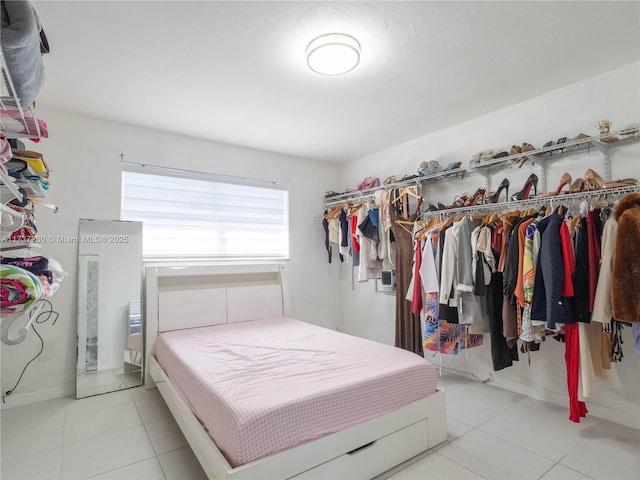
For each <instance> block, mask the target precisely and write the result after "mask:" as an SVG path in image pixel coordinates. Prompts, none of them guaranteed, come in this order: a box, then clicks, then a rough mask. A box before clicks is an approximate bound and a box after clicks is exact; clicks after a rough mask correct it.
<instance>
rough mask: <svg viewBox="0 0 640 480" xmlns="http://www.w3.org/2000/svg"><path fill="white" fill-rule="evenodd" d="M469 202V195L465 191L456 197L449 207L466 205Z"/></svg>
mask: <svg viewBox="0 0 640 480" xmlns="http://www.w3.org/2000/svg"><path fill="white" fill-rule="evenodd" d="M468 202H469V195H467V194H466V193H465V194H462V195H460V196H459V197H456V198H454V199H453V203H452V204H451V205H448V206H447V209H451V208H462V207H466V206H467V205H468Z"/></svg>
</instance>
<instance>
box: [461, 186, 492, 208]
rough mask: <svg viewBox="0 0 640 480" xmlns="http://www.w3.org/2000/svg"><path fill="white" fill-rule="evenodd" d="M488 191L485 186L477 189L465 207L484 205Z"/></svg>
mask: <svg viewBox="0 0 640 480" xmlns="http://www.w3.org/2000/svg"><path fill="white" fill-rule="evenodd" d="M486 192H487V190H486V189H485V188H482V187H480V188H479V189H477V190H476V191H475V192H474V193H473V195H471V197H470V198H469V199H468V200H467V202H466V204H465V207H471V206H473V205H483V204H484V196H485V193H486Z"/></svg>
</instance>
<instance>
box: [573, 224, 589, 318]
mask: <svg viewBox="0 0 640 480" xmlns="http://www.w3.org/2000/svg"><path fill="white" fill-rule="evenodd" d="M575 261H576V268H575V277H574V279H573V290H574V292H575V294H574V297H573V301H574V315H575V317H576V319H577V320H578V321H579V322H583V323H591V312H589V239H588V234H587V219H586V218H583V219H581V220H580V224H579V226H578V230H577V232H576V251H575Z"/></svg>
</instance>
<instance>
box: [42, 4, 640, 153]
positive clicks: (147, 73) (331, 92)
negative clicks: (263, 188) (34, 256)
mask: <svg viewBox="0 0 640 480" xmlns="http://www.w3.org/2000/svg"><path fill="white" fill-rule="evenodd" d="M33 4H34V6H35V7H36V10H37V11H38V13H39V15H40V18H41V20H42V22H43V25H44V28H45V32H46V33H47V36H48V39H49V43H50V45H51V53H50V54H49V55H47V56H45V68H46V82H45V87H44V88H43V90H42V92H41V95H40V97H39V98H38V103H39V105H41V106H46V107H50V108H55V109H59V110H63V111H68V112H74V113H79V114H83V115H89V116H93V117H100V118H106V119H110V120H115V121H119V122H124V123H128V124H134V125H141V126H146V127H151V128H155V129H159V130H165V131H171V132H176V133H180V134H185V135H191V136H195V137H202V138H207V139H212V140H217V141H221V142H226V143H231V144H237V145H242V146H247V147H252V148H257V149H262V150H268V151H274V152H280V153H285V154H290V155H294V156H299V157H307V158H314V159H320V160H328V161H335V162H342V161H347V160H351V159H354V158H359V157H362V156H364V155H367V154H369V153H373V152H376V151H379V150H383V149H385V148H388V147H390V146H393V145H396V144H398V143H401V142H404V141H407V140H410V139H413V138H417V137H420V136H422V135H425V134H427V133H429V132H433V131H436V130H439V129H441V128H444V127H446V126H449V125H453V124H457V123H460V122H462V121H465V120H468V119H470V118H475V117H478V116H480V115H483V114H485V113H489V112H492V111H495V110H498V109H500V108H503V107H506V106H508V105H513V104H516V103H518V102H522V101H524V100H527V99H530V98H533V97H535V96H538V95H540V94H543V93H545V92H549V91H551V90H555V89H557V88H560V87H562V86H565V85H569V84H572V83H575V82H577V81H579V80H582V79H585V78H588V77H592V76H594V75H597V74H599V73H602V72H606V71H608V70H612V69H615V68H617V67H621V66H623V65H628V64H630V63H633V62H637V61H638V60H639V59H640V33H639V32H640V8H639V7H640V2H637V1H633V2H611V1H602V2H591V1H588V2H538V1H533V2H519V1H518V2H423V1H421V2H400V1H391V2H380V1H375V2H295V1H293V2H292V1H284V2H264V1H259V2H244V1H227V2H220V1H215V2H214V1H209V2H185V1H158V2H142V1H136V2H133V1H128V2H113V1H82V2H77V1H73V2H48V1H35V2H33ZM336 31H337V32H344V33H349V34H351V35H353V36H355V37H356V38H358V40H359V41H360V43H361V45H362V58H361V62H360V65H359V66H358V67H357V68H356V69H355V70H354V71H352V72H350V73H348V74H346V75H343V76H335V77H325V76H320V75H317V74H314V73H313V72H311V71H310V70H309V69H308V67H307V66H306V59H305V48H306V45H307V43H308V42H309V41H310V40H311V39H312V38H314V37H315V36H317V35H320V34H323V33H329V32H336Z"/></svg>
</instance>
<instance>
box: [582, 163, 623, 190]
mask: <svg viewBox="0 0 640 480" xmlns="http://www.w3.org/2000/svg"><path fill="white" fill-rule="evenodd" d="M584 178H585V180H586V181H587V183H588V184H589V182H592V183H594V184H597V185H598V188H589V190H598V189H599V188H618V187H626V186H628V184H627V183H625V182H610V183H605V181H604V179H603V178H602V176H600V175H599V174H598V173H597V172H595V171H593V170H592V169H590V168H589V169H587V171H586V172H584Z"/></svg>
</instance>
